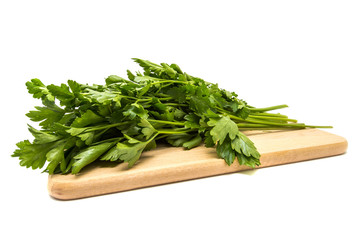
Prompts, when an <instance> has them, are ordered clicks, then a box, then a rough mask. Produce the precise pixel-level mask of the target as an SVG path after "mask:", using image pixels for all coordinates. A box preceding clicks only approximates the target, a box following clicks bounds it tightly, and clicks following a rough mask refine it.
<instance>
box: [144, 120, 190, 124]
mask: <svg viewBox="0 0 360 240" xmlns="http://www.w3.org/2000/svg"><path fill="white" fill-rule="evenodd" d="M147 120H148V121H149V122H154V123H163V124H169V125H178V126H184V125H185V123H183V122H171V121H164V120H156V119H147Z"/></svg>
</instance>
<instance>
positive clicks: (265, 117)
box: [249, 115, 297, 123]
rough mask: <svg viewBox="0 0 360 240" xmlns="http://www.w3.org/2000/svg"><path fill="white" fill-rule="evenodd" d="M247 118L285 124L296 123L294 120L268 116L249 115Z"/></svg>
mask: <svg viewBox="0 0 360 240" xmlns="http://www.w3.org/2000/svg"><path fill="white" fill-rule="evenodd" d="M249 118H256V119H269V120H279V121H287V122H295V123H296V122H297V120H296V119H291V118H284V117H270V116H256V115H249Z"/></svg>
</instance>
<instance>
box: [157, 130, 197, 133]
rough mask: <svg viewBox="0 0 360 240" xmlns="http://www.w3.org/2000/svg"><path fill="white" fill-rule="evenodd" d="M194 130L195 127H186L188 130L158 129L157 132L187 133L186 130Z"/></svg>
mask: <svg viewBox="0 0 360 240" xmlns="http://www.w3.org/2000/svg"><path fill="white" fill-rule="evenodd" d="M194 130H196V129H188V130H183V131H178V130H172V129H159V130H158V133H159V134H182V133H187V132H191V131H194Z"/></svg>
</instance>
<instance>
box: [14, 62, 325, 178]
mask: <svg viewBox="0 0 360 240" xmlns="http://www.w3.org/2000/svg"><path fill="white" fill-rule="evenodd" d="M134 61H135V62H136V63H138V64H139V65H140V66H141V67H142V68H143V72H136V73H135V74H133V73H132V72H130V71H129V70H128V71H127V75H128V79H125V78H122V77H119V76H115V75H112V76H109V77H108V78H106V80H105V85H92V86H90V85H87V84H80V83H78V82H75V81H73V80H69V81H68V82H67V84H61V85H60V86H56V85H53V84H51V85H48V86H45V85H44V84H43V83H42V82H41V81H40V80H39V79H32V80H31V81H29V82H27V83H26V86H27V88H28V91H29V93H30V94H32V95H33V97H34V98H38V99H41V100H42V104H43V106H38V107H35V109H36V110H34V111H30V112H29V113H28V114H26V115H27V116H28V117H29V118H30V120H32V121H34V122H39V125H40V127H41V130H37V129H35V128H34V127H32V126H30V125H29V131H30V132H31V134H32V135H33V136H34V140H33V142H30V141H29V140H25V141H22V142H19V143H17V147H18V149H16V150H15V151H14V154H13V155H12V156H13V157H18V158H19V159H20V165H21V166H25V167H28V168H29V167H31V168H33V169H37V168H43V167H44V166H45V164H46V163H47V164H46V168H45V170H44V171H45V172H48V173H49V174H54V173H69V172H71V173H72V174H77V173H79V171H80V170H81V169H82V168H84V167H85V166H87V165H88V164H90V163H92V162H94V161H113V162H118V163H123V162H126V163H128V166H129V167H131V166H133V165H134V164H135V163H136V161H137V160H138V159H139V158H140V156H141V154H142V152H143V151H147V150H150V149H153V148H156V146H157V144H158V143H159V142H166V143H168V144H170V145H172V146H175V147H183V148H185V149H191V148H194V147H196V146H199V145H200V144H202V143H204V145H205V146H206V147H216V151H217V154H218V156H219V157H220V158H223V159H224V160H225V162H226V163H227V164H228V165H231V164H232V163H233V162H234V161H235V159H237V160H238V161H239V163H240V165H247V166H250V167H255V166H258V165H260V161H259V158H260V154H259V152H258V151H257V149H256V147H255V146H254V143H253V142H252V141H251V140H250V139H249V138H248V137H247V136H246V135H245V134H244V133H242V130H264V129H301V128H306V127H319V126H308V125H305V124H302V123H297V121H296V120H295V119H289V118H288V117H287V116H284V115H282V114H275V113H268V111H270V110H275V109H280V108H284V107H287V106H286V105H279V106H273V107H267V108H255V107H252V106H249V105H248V104H247V103H246V102H245V101H243V100H240V99H238V98H237V95H236V94H235V93H234V92H229V91H226V90H224V89H220V88H219V87H218V85H217V84H212V83H209V82H206V81H204V80H202V79H200V78H197V77H193V76H191V75H189V74H187V73H185V72H183V71H182V70H181V69H180V67H179V66H178V65H176V64H171V65H168V64H166V63H161V64H160V65H158V64H155V63H152V62H149V61H146V60H141V59H137V58H135V59H134Z"/></svg>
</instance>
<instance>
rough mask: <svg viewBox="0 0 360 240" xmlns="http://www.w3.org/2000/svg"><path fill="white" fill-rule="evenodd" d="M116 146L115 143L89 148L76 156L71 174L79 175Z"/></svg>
mask: <svg viewBox="0 0 360 240" xmlns="http://www.w3.org/2000/svg"><path fill="white" fill-rule="evenodd" d="M114 144H115V143H114V142H105V143H101V144H98V145H94V146H90V147H87V148H86V149H84V150H83V151H82V152H80V153H79V154H77V155H76V156H74V159H75V162H74V164H73V165H72V171H71V172H72V173H73V174H77V173H79V172H80V170H81V169H82V168H83V167H85V166H86V165H89V164H90V163H92V162H94V161H95V160H96V159H98V158H99V157H100V156H101V155H103V154H104V153H105V152H106V151H107V150H108V149H109V148H111V147H112V146H113V145H114Z"/></svg>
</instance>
